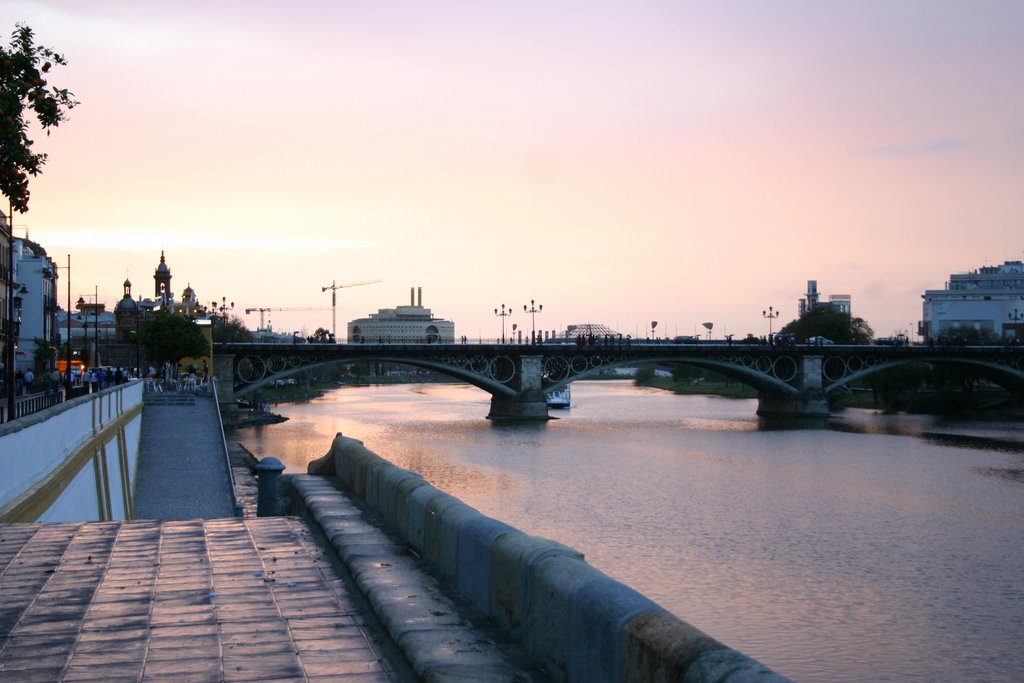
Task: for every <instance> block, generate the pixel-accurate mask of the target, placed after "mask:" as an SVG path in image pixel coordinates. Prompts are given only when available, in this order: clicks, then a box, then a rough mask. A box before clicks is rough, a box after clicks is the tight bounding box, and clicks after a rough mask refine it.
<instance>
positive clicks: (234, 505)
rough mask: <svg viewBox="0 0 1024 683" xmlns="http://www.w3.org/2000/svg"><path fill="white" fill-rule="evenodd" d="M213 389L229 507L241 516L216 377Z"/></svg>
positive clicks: (237, 515) (212, 382)
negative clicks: (229, 496) (226, 473)
mask: <svg viewBox="0 0 1024 683" xmlns="http://www.w3.org/2000/svg"><path fill="white" fill-rule="evenodd" d="M210 384H211V387H212V390H213V404H214V405H215V406H216V407H217V424H219V425H220V440H221V444H222V445H223V447H224V463H225V464H226V465H227V468H228V483H229V484H230V485H231V509H232V510H234V511H235V517H242V516H243V511H244V508H243V507H242V506H241V505H239V504H238V497H237V496H236V495H235V472H234V470H232V469H231V453H230V452H229V451H228V439H227V437H226V436H224V418H223V417H222V416H221V413H220V401H219V400H218V399H217V378H216V377H214V378H212V381H211V382H210Z"/></svg>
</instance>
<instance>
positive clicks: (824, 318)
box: [779, 306, 875, 344]
mask: <svg viewBox="0 0 1024 683" xmlns="http://www.w3.org/2000/svg"><path fill="white" fill-rule="evenodd" d="M779 331H780V332H786V333H788V334H792V335H793V336H794V337H796V338H797V340H798V341H802V340H805V339H809V338H810V337H825V338H826V339H829V340H831V341H834V342H835V343H837V344H870V343H871V341H872V340H873V339H874V338H875V332H874V330H872V329H871V326H870V325H868V324H867V323H866V322H865V321H864V320H863V318H855V317H851V316H850V314H849V313H843V312H842V311H837V310H835V309H832V308H828V307H824V306H822V307H818V308H812V309H811V310H809V311H807V313H804V314H803V315H802V316H800V317H799V318H797V319H796V320H794V321H792V322H790V323H787V324H786V325H785V326H784V327H783V328H782V329H781V330H779Z"/></svg>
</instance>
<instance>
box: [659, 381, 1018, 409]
mask: <svg viewBox="0 0 1024 683" xmlns="http://www.w3.org/2000/svg"><path fill="white" fill-rule="evenodd" d="M641 386H645V387H653V388H655V389H663V390H665V391H671V392H672V393H674V394H682V395H706V396H720V397H724V398H757V390H756V389H754V388H753V387H750V386H747V385H745V384H739V383H737V382H719V381H702V382H692V381H681V382H677V381H675V380H673V379H671V378H668V377H653V378H651V379H650V380H648V381H646V382H644V383H643V384H642V385H641ZM829 405H830V407H831V408H832V409H833V410H842V409H844V408H862V409H865V410H877V411H880V412H884V413H907V414H910V415H970V414H996V415H1005V414H1020V413H1021V408H1014V407H1013V406H1012V405H1011V401H1010V394H1009V392H1007V391H1004V390H1002V389H981V390H975V391H973V392H970V393H965V392H959V391H916V392H908V393H907V394H903V395H899V396H896V397H889V398H888V399H886V398H885V397H883V396H882V395H880V394H878V393H876V392H873V391H871V390H870V389H855V390H854V391H853V393H849V394H839V395H836V396H832V397H830V400H829Z"/></svg>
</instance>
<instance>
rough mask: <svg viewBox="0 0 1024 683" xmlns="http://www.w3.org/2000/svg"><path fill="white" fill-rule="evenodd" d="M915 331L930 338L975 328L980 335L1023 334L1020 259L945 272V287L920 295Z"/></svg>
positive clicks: (1023, 288)
mask: <svg viewBox="0 0 1024 683" xmlns="http://www.w3.org/2000/svg"><path fill="white" fill-rule="evenodd" d="M921 298H922V299H924V305H923V314H922V320H921V325H920V328H919V329H918V332H919V333H920V334H921V335H923V336H925V337H927V338H930V339H933V340H938V339H939V338H940V337H944V336H945V337H949V336H955V335H957V334H958V333H959V332H960V331H961V330H968V329H973V330H977V331H978V332H979V333H980V334H981V336H982V337H983V338H986V337H987V338H989V339H993V338H994V339H1008V338H1016V339H1021V338H1024V263H1022V262H1021V261H1006V262H1005V263H1003V264H1002V265H1000V266H984V267H982V268H979V269H977V270H973V271H971V272H969V273H957V274H954V275H950V276H949V281H948V282H946V288H945V289H929V290H926V291H925V293H924V294H922V295H921Z"/></svg>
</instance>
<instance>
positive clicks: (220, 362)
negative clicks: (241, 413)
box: [213, 353, 238, 425]
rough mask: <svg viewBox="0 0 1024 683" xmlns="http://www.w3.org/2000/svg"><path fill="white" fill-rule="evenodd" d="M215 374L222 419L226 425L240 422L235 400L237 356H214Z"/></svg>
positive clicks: (226, 354)
mask: <svg viewBox="0 0 1024 683" xmlns="http://www.w3.org/2000/svg"><path fill="white" fill-rule="evenodd" d="M213 374H214V376H215V377H216V378H217V403H218V404H219V405H220V415H221V419H222V420H223V421H224V423H225V424H226V425H232V424H235V423H236V422H238V403H237V402H236V401H235V357H234V356H233V355H231V354H228V353H223V354H221V353H219V354H217V355H215V356H214V357H213Z"/></svg>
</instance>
